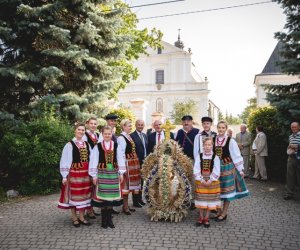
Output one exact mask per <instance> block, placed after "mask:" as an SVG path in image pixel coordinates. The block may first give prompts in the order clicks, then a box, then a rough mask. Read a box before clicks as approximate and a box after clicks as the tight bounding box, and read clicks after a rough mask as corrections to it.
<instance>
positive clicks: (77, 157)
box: [70, 141, 90, 163]
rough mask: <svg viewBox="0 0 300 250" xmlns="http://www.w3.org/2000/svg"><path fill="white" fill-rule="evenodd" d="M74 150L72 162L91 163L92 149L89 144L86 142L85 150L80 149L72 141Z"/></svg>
mask: <svg viewBox="0 0 300 250" xmlns="http://www.w3.org/2000/svg"><path fill="white" fill-rule="evenodd" d="M70 142H71V144H72V146H73V150H72V159H73V160H72V162H73V163H80V162H89V161H90V148H89V144H88V143H87V142H86V141H85V142H84V143H85V146H86V147H85V148H81V149H79V148H78V147H77V146H76V144H75V143H74V142H73V141H70Z"/></svg>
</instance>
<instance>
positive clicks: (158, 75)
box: [155, 70, 165, 84]
mask: <svg viewBox="0 0 300 250" xmlns="http://www.w3.org/2000/svg"><path fill="white" fill-rule="evenodd" d="M155 83H156V84H163V83H165V77H164V71H163V70H156V71H155Z"/></svg>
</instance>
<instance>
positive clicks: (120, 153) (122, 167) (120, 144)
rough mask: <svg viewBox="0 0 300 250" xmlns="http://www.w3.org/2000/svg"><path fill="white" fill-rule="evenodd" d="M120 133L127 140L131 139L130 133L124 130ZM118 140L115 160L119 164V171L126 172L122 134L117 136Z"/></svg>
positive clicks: (124, 142)
mask: <svg viewBox="0 0 300 250" xmlns="http://www.w3.org/2000/svg"><path fill="white" fill-rule="evenodd" d="M121 135H124V136H125V137H126V138H127V139H128V140H131V138H130V135H129V134H127V133H125V132H124V131H123V132H122V133H121ZM117 142H118V148H117V161H118V166H119V173H120V174H124V173H125V172H126V165H127V163H126V155H125V150H126V145H127V143H126V140H125V138H124V137H123V136H119V137H118V138H117Z"/></svg>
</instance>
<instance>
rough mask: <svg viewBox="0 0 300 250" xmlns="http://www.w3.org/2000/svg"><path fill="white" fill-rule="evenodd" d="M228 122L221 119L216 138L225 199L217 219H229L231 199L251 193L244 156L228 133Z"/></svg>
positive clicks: (216, 150)
mask: <svg viewBox="0 0 300 250" xmlns="http://www.w3.org/2000/svg"><path fill="white" fill-rule="evenodd" d="M227 127H228V126H227V123H226V122H225V121H219V122H218V125H217V128H218V135H217V136H216V137H215V138H214V153H215V154H216V155H217V156H219V157H220V160H221V174H220V179H219V180H220V186H221V200H222V201H224V204H223V209H222V211H219V213H218V216H217V217H216V221H217V222H220V221H223V220H226V219H227V212H228V208H229V204H230V201H232V200H235V199H239V198H243V197H245V196H248V195H249V191H248V190H247V187H246V183H245V180H244V172H243V170H244V163H243V157H242V156H241V152H240V150H239V147H238V145H237V143H236V141H235V140H233V139H232V138H230V137H228V136H227V135H226V130H227Z"/></svg>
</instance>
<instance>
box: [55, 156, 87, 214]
mask: <svg viewBox="0 0 300 250" xmlns="http://www.w3.org/2000/svg"><path fill="white" fill-rule="evenodd" d="M73 165H75V164H73ZM76 166H77V167H74V166H72V167H71V168H70V172H69V175H68V178H67V180H68V181H67V184H66V185H63V186H62V189H61V195H60V199H59V203H58V207H59V208H62V209H70V208H75V209H76V210H84V209H86V208H90V207H91V195H92V192H91V191H92V182H91V179H90V177H89V173H88V168H89V163H88V162H82V163H81V164H76ZM78 166H79V167H78Z"/></svg>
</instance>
